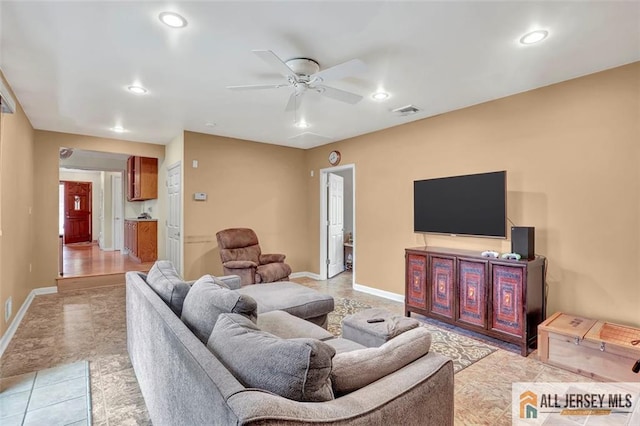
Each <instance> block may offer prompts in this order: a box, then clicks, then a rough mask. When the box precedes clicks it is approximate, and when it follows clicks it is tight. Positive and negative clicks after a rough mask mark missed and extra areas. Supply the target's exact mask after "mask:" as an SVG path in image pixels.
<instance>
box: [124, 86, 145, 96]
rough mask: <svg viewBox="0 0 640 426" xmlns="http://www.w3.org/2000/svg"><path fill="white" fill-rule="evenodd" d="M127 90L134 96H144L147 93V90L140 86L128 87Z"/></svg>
mask: <svg viewBox="0 0 640 426" xmlns="http://www.w3.org/2000/svg"><path fill="white" fill-rule="evenodd" d="M127 89H128V90H129V91H130V92H131V93H135V94H136V95H144V94H145V93H147V89H145V88H144V87H142V86H129V87H127Z"/></svg>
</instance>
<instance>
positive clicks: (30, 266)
mask: <svg viewBox="0 0 640 426" xmlns="http://www.w3.org/2000/svg"><path fill="white" fill-rule="evenodd" d="M31 271H33V264H31V263H30V264H29V272H31Z"/></svg>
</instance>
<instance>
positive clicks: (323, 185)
mask: <svg viewBox="0 0 640 426" xmlns="http://www.w3.org/2000/svg"><path fill="white" fill-rule="evenodd" d="M343 170H351V175H352V178H353V179H352V181H353V188H352V189H353V192H352V202H353V235H354V237H355V239H354V244H353V264H354V265H357V263H356V256H357V250H356V241H357V233H356V165H355V164H345V165H342V166H336V167H328V168H326V169H320V274H319V275H320V279H322V280H326V279H327V273H328V268H327V250H328V243H327V235H328V232H327V221H328V215H327V208H328V200H327V184H328V182H329V179H328V176H329V173H334V172H339V171H343ZM353 282H354V283H355V282H356V271H355V268H354V269H353Z"/></svg>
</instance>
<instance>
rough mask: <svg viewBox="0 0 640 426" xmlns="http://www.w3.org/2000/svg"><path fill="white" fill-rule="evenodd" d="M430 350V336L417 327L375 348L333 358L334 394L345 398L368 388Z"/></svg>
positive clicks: (344, 353)
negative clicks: (351, 393) (363, 388)
mask: <svg viewBox="0 0 640 426" xmlns="http://www.w3.org/2000/svg"><path fill="white" fill-rule="evenodd" d="M430 347H431V334H430V333H429V331H428V330H427V329H426V328H424V327H417V328H414V329H412V330H409V331H406V332H404V333H402V334H400V335H398V336H396V337H394V338H393V339H391V340H389V341H388V342H386V343H384V344H383V345H382V346H380V347H378V348H367V349H359V350H355V351H351V352H343V353H340V354H338V355H336V356H335V358H334V359H333V370H332V372H331V383H332V384H333V390H334V392H335V393H336V395H344V394H346V393H349V392H352V391H354V390H356V389H360V388H362V387H364V386H367V385H368V384H370V383H373V382H375V381H376V380H379V379H381V378H383V377H384V376H387V375H389V374H391V373H393V372H394V371H396V370H399V369H401V368H402V367H404V366H405V365H407V364H409V363H411V362H413V361H415V360H416V359H418V358H420V357H422V356H424V355H425V354H426V353H428V352H429V348H430Z"/></svg>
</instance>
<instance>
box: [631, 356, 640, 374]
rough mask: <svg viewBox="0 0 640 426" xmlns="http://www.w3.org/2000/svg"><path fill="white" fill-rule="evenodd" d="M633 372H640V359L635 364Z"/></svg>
mask: <svg viewBox="0 0 640 426" xmlns="http://www.w3.org/2000/svg"><path fill="white" fill-rule="evenodd" d="M631 371H633V372H634V373H638V372H640V359H639V360H637V361H636V363H635V364H633V367H632V368H631Z"/></svg>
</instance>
